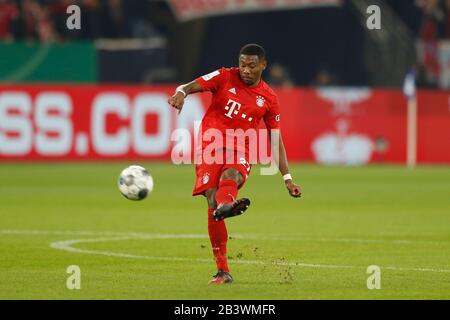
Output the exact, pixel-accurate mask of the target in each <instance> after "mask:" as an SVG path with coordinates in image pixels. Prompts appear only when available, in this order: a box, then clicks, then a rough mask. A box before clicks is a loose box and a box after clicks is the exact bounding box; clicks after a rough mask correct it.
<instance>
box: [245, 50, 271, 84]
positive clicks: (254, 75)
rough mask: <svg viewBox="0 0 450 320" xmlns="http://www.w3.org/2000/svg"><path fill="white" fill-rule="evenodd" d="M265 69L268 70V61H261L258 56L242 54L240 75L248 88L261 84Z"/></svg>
mask: <svg viewBox="0 0 450 320" xmlns="http://www.w3.org/2000/svg"><path fill="white" fill-rule="evenodd" d="M264 69H266V61H265V60H260V59H259V57H258V56H257V55H247V54H241V56H240V57H239V74H240V76H241V79H242V81H244V83H245V84H246V85H248V86H253V85H256V84H258V83H259V80H260V79H261V75H262V72H263V70H264Z"/></svg>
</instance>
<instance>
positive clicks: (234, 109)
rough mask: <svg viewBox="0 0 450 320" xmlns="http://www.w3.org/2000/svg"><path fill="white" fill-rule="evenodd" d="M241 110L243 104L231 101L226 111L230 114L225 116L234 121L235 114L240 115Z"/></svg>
mask: <svg viewBox="0 0 450 320" xmlns="http://www.w3.org/2000/svg"><path fill="white" fill-rule="evenodd" d="M240 109H241V104H240V103H239V102H236V101H233V100H231V99H229V100H228V102H227V105H226V107H225V110H227V111H228V112H227V113H225V115H226V116H227V117H228V118H230V119H233V116H232V115H233V114H235V115H237V114H238V113H239V110H240Z"/></svg>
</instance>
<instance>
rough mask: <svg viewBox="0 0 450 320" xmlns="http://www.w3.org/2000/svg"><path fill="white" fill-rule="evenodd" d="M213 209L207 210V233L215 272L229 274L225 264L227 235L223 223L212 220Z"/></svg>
mask: <svg viewBox="0 0 450 320" xmlns="http://www.w3.org/2000/svg"><path fill="white" fill-rule="evenodd" d="M213 212H214V209H211V208H210V209H208V233H209V239H210V240H211V246H212V249H213V254H214V259H215V260H216V265H217V270H223V271H225V272H229V271H230V270H229V268H228V263H227V241H228V233H227V227H226V226H225V222H224V221H223V220H222V221H215V220H214V218H213Z"/></svg>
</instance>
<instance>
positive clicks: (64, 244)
mask: <svg viewBox="0 0 450 320" xmlns="http://www.w3.org/2000/svg"><path fill="white" fill-rule="evenodd" d="M170 236H171V235H165V236H164V235H155V236H150V235H148V236H144V237H143V236H132V237H129V236H128V237H109V238H96V239H74V240H65V241H57V242H52V243H51V244H50V247H51V248H53V249H59V250H64V251H68V252H76V253H82V254H91V255H103V256H109V257H120V258H129V259H145V260H158V261H184V262H199V263H205V262H208V263H209V262H211V260H210V259H194V258H181V257H158V256H140V255H133V254H128V253H116V252H108V251H95V250H85V249H79V248H75V247H73V246H74V245H76V244H80V243H96V242H109V241H126V240H150V239H180V238H183V236H182V235H175V237H173V238H172V237H170ZM184 238H190V239H192V238H199V235H185V236H184ZM201 238H205V237H201ZM233 263H237V264H253V265H277V266H290V267H303V268H321V269H366V266H347V265H328V264H311V263H303V262H285V261H277V260H275V261H270V262H269V261H258V260H233ZM381 269H385V270H393V271H415V272H438V273H450V270H449V269H432V268H404V267H393V266H386V267H381Z"/></svg>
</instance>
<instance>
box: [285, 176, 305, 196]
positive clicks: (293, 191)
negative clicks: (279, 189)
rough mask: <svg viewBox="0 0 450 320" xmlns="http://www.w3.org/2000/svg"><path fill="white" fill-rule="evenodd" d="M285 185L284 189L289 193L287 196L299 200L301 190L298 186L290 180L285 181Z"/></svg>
mask: <svg viewBox="0 0 450 320" xmlns="http://www.w3.org/2000/svg"><path fill="white" fill-rule="evenodd" d="M285 184H286V188H287V189H288V191H289V194H290V195H291V196H292V197H294V198H300V197H301V195H302V189H301V188H300V186H299V185H296V184H295V183H293V182H292V180H287V181H286V182H285Z"/></svg>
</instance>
